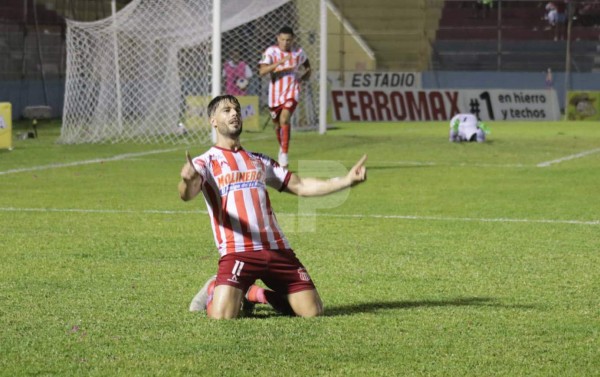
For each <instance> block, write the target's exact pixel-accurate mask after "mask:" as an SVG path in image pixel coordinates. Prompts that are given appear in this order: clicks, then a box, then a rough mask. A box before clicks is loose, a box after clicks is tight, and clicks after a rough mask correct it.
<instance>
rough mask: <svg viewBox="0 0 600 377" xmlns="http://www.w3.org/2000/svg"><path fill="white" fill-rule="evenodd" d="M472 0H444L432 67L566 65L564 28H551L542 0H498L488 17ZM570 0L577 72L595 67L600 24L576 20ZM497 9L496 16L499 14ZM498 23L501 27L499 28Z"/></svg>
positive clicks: (573, 59) (517, 68)
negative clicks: (480, 12) (499, 4)
mask: <svg viewBox="0 0 600 377" xmlns="http://www.w3.org/2000/svg"><path fill="white" fill-rule="evenodd" d="M474 4H475V2H474V1H451V0H446V1H445V2H444V6H443V9H442V13H441V17H440V23H439V28H438V30H437V33H436V42H435V43H434V50H435V54H434V57H435V59H434V64H433V65H434V66H433V68H434V69H438V70H499V69H501V70H504V71H539V70H544V69H546V68H552V69H553V70H557V71H558V70H564V69H565V64H566V58H565V51H566V49H567V46H566V41H565V40H566V38H567V30H566V29H567V28H566V25H559V26H557V27H555V28H552V27H550V26H549V25H548V22H547V21H546V20H545V19H544V18H543V16H544V13H545V9H544V5H545V4H546V2H544V1H506V0H505V1H502V6H501V9H500V10H499V9H498V6H497V3H496V6H494V7H492V8H491V9H490V10H489V12H488V13H487V15H486V17H482V16H481V15H480V14H478V13H477V12H476V9H475V7H474ZM583 4H584V2H579V3H574V6H575V7H576V8H575V18H574V20H573V23H572V29H571V41H572V43H571V65H572V69H573V70H574V71H577V72H591V71H593V70H595V69H597V68H598V67H597V65H598V62H596V60H598V59H597V58H595V56H596V55H597V53H598V49H599V34H600V29H598V28H597V23H595V22H590V21H589V17H588V18H587V19H586V20H587V21H586V22H582V21H580V19H581V17H580V18H578V17H577V11H578V9H579V8H580V7H581V6H582V5H583ZM499 11H500V13H501V14H500V17H499V14H498V13H499ZM499 22H500V24H501V27H499V26H498V25H499Z"/></svg>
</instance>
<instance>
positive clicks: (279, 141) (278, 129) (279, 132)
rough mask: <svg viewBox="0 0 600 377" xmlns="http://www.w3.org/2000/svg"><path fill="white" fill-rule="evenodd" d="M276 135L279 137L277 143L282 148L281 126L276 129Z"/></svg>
mask: <svg viewBox="0 0 600 377" xmlns="http://www.w3.org/2000/svg"><path fill="white" fill-rule="evenodd" d="M275 135H276V136H277V142H278V143H279V145H280V146H281V127H280V126H276V127H275Z"/></svg>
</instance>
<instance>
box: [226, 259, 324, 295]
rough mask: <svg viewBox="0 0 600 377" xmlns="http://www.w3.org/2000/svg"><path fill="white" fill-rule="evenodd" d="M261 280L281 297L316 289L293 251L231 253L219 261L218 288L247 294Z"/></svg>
mask: <svg viewBox="0 0 600 377" xmlns="http://www.w3.org/2000/svg"><path fill="white" fill-rule="evenodd" d="M258 279H260V280H262V281H263V282H264V283H265V285H266V286H267V287H269V288H271V289H272V290H274V291H275V292H277V293H280V294H290V293H296V292H300V291H306V290H312V289H315V285H314V283H313V282H312V279H311V278H310V276H309V275H308V272H307V271H306V269H305V268H304V266H303V265H302V263H300V260H299V259H298V258H297V257H296V254H294V252H293V251H292V250H261V251H247V252H243V253H230V254H225V255H223V256H222V257H221V259H219V271H218V272H217V283H216V285H230V286H232V287H236V288H239V289H241V290H242V291H243V292H246V291H247V290H248V288H249V287H250V286H251V285H252V284H254V282H255V281H256V280H258Z"/></svg>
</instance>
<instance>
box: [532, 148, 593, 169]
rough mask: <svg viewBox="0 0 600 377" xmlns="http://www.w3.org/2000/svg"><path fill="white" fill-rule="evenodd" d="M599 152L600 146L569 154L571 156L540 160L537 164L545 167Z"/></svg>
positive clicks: (539, 166)
mask: <svg viewBox="0 0 600 377" xmlns="http://www.w3.org/2000/svg"><path fill="white" fill-rule="evenodd" d="M598 152H600V148H596V149H592V150H589V151H584V152H581V153H576V154H572V155H569V156H565V157H561V158H557V159H556V160H551V161H544V162H540V163H539V164H537V167H538V168H545V167H548V166H550V165H554V164H560V163H561V162H565V161H569V160H574V159H576V158H581V157H585V156H587V155H590V154H594V153H598Z"/></svg>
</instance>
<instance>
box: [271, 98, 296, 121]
mask: <svg viewBox="0 0 600 377" xmlns="http://www.w3.org/2000/svg"><path fill="white" fill-rule="evenodd" d="M296 106H298V102H296V100H293V99H288V100H287V101H285V102H284V103H283V105H279V106H277V107H269V112H270V113H271V119H273V120H279V117H280V116H281V111H283V109H286V110H287V111H289V112H290V115H291V114H293V113H294V110H296Z"/></svg>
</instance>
